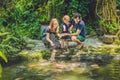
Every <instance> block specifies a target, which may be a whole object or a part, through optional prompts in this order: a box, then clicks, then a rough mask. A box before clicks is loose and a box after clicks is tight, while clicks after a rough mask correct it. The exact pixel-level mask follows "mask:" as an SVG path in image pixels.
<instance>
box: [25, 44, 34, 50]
mask: <svg viewBox="0 0 120 80" xmlns="http://www.w3.org/2000/svg"><path fill="white" fill-rule="evenodd" d="M34 47H35V45H34V44H27V46H26V48H27V49H32V48H34Z"/></svg>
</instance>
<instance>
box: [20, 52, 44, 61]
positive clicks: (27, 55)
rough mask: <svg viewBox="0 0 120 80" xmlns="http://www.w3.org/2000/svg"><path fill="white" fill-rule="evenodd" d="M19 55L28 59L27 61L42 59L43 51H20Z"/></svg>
mask: <svg viewBox="0 0 120 80" xmlns="http://www.w3.org/2000/svg"><path fill="white" fill-rule="evenodd" d="M18 55H19V56H20V57H21V58H22V59H23V60H27V61H33V60H40V59H42V53H41V52H34V53H30V52H28V53H26V52H20V53H19V54H18Z"/></svg>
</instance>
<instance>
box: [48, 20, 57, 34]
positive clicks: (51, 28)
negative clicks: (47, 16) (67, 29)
mask: <svg viewBox="0 0 120 80" xmlns="http://www.w3.org/2000/svg"><path fill="white" fill-rule="evenodd" d="M55 21H57V23H58V20H57V19H56V18H53V19H52V20H51V21H50V24H49V27H50V30H51V31H55V32H56V33H57V28H58V27H59V23H58V27H57V28H56V29H55V30H53V27H54V22H55Z"/></svg>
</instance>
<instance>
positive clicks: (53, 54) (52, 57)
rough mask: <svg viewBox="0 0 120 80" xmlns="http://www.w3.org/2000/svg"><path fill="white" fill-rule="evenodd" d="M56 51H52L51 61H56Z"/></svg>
mask: <svg viewBox="0 0 120 80" xmlns="http://www.w3.org/2000/svg"><path fill="white" fill-rule="evenodd" d="M56 52H57V51H56V50H55V49H54V50H52V53H51V57H50V61H55V54H56Z"/></svg>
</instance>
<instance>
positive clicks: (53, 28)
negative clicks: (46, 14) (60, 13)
mask: <svg viewBox="0 0 120 80" xmlns="http://www.w3.org/2000/svg"><path fill="white" fill-rule="evenodd" d="M56 35H57V36H58V37H60V34H59V23H58V20H57V19H56V18H54V19H52V20H51V21H50V24H49V26H48V28H47V29H46V32H45V37H44V38H43V39H44V41H46V42H47V43H48V44H47V45H49V47H50V50H51V51H52V52H51V57H50V60H51V61H54V60H55V54H56V52H57V49H59V48H60V47H61V44H60V42H59V40H58V39H57V37H56Z"/></svg>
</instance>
